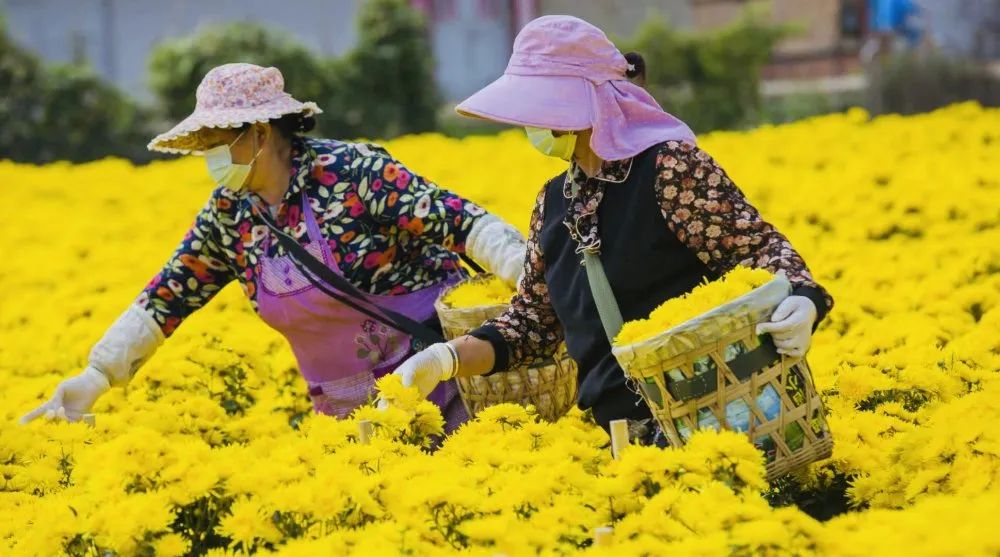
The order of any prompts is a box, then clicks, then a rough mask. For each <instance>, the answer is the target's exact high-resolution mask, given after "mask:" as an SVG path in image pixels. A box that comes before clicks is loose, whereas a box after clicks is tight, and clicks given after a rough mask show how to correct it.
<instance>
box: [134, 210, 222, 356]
mask: <svg viewBox="0 0 1000 557" xmlns="http://www.w3.org/2000/svg"><path fill="white" fill-rule="evenodd" d="M228 202H229V201H228V200H227V199H225V198H220V197H218V196H216V195H213V196H212V198H211V199H210V200H209V201H208V204H207V205H206V206H205V207H204V208H203V209H202V210H201V211H200V212H199V213H198V216H197V217H196V218H195V221H194V224H192V225H191V228H190V229H189V230H188V232H187V234H185V235H184V238H183V239H182V240H181V243H180V245H179V246H178V247H177V250H176V251H174V254H173V256H172V257H171V258H170V259H169V260H168V261H167V263H166V264H165V265H164V266H163V268H162V269H161V270H160V272H159V273H157V274H156V276H154V277H153V278H152V280H150V281H149V283H148V284H147V285H146V287H145V288H144V289H143V291H142V293H141V294H139V297H138V298H137V299H136V304H138V305H139V306H140V307H142V308H144V309H145V310H146V311H147V312H149V313H150V314H151V315H152V316H153V318H154V319H155V320H156V322H157V323H159V325H160V329H161V330H162V331H163V335H164V336H165V337H169V336H170V335H171V334H173V332H174V330H176V329H177V327H178V326H179V325H180V324H181V322H182V321H183V320H184V319H185V318H186V317H187V316H188V315H190V314H191V313H192V312H194V311H195V310H197V309H198V308H200V307H202V306H204V305H205V304H207V303H208V302H209V300H211V299H212V298H213V297H214V296H215V295H216V294H217V293H218V292H219V290H221V289H222V287H223V286H225V285H226V284H228V283H229V282H230V281H232V280H233V279H235V278H236V275H235V273H234V272H233V271H232V269H231V268H230V266H229V265H228V264H227V257H226V255H225V253H224V252H223V251H222V249H221V248H220V247H219V245H218V243H217V241H216V236H215V217H214V214H215V212H214V208H215V205H216V204H217V203H228Z"/></svg>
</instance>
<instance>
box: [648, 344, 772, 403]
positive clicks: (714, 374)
mask: <svg viewBox="0 0 1000 557" xmlns="http://www.w3.org/2000/svg"><path fill="white" fill-rule="evenodd" d="M758 338H759V339H760V346H758V347H757V348H754V349H753V350H751V351H749V352H744V353H743V354H740V355H739V356H736V357H735V358H733V359H732V360H729V361H728V362H726V365H728V366H729V369H730V370H732V372H733V375H735V376H736V378H737V379H739V380H740V381H745V380H747V379H749V378H750V376H751V375H753V374H754V373H756V372H758V371H760V370H762V369H764V368H766V367H770V366H772V365H774V363H775V362H777V361H778V360H780V359H781V354H778V350H777V348H776V347H775V346H774V340H773V339H772V338H771V335H760V336H759V337H758ZM718 381H719V372H718V370H714V369H713V370H711V371H709V372H706V373H702V374H700V375H695V376H694V377H689V378H687V379H681V380H679V381H672V382H670V383H669V384H668V385H667V391H669V392H670V394H671V396H673V397H674V399H675V400H677V401H679V402H684V401H687V400H691V399H693V398H698V397H702V396H705V395H707V394H709V393H712V392H714V391H715V389H716V386H717V385H718Z"/></svg>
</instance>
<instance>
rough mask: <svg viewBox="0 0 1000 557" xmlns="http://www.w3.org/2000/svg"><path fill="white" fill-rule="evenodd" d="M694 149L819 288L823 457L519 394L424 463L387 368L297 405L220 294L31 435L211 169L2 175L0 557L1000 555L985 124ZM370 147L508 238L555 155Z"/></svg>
mask: <svg viewBox="0 0 1000 557" xmlns="http://www.w3.org/2000/svg"><path fill="white" fill-rule="evenodd" d="M700 141H701V144H702V146H703V147H704V148H706V149H707V150H708V151H709V152H710V153H712V154H713V155H714V156H715V157H716V158H717V159H718V160H719V161H720V162H721V163H722V165H723V166H724V167H725V168H726V169H727V171H728V172H729V173H730V174H731V175H732V177H733V179H734V180H735V181H736V183H737V184H739V185H740V186H741V187H742V188H743V189H744V191H745V192H746V193H747V195H748V197H749V198H750V199H751V200H752V201H753V202H754V203H755V204H756V205H757V206H758V207H759V208H760V209H761V211H762V212H763V213H764V215H765V216H766V218H768V220H770V221H772V222H773V223H775V224H776V225H777V226H778V227H779V228H780V229H781V230H782V231H783V232H785V233H786V234H787V235H788V236H789V237H790V239H791V240H792V242H793V243H794V244H795V246H796V247H797V248H798V249H799V251H800V252H801V253H802V254H803V256H804V257H805V258H806V260H807V262H809V264H810V267H811V268H812V270H813V272H814V274H815V275H816V278H817V280H819V281H820V282H821V283H823V284H824V285H825V286H826V287H827V288H828V289H829V290H830V292H831V294H832V295H833V296H834V298H835V299H836V307H835V308H834V310H833V312H832V313H831V314H830V316H829V318H828V320H827V321H826V322H824V323H823V325H822V326H821V327H820V328H819V330H818V331H817V333H816V335H815V338H814V344H813V348H812V350H811V352H810V354H809V359H810V363H811V366H812V369H813V371H814V373H815V380H816V382H817V386H818V388H819V389H820V390H821V391H822V392H823V393H824V396H825V399H826V404H827V407H828V409H829V412H830V417H829V423H830V427H831V429H832V432H833V435H834V439H835V443H836V444H835V447H834V453H833V457H832V458H831V459H829V460H828V461H825V462H821V463H818V464H816V465H814V466H812V467H811V468H810V469H809V470H807V471H804V472H803V473H802V474H801V475H799V476H798V477H796V478H792V479H788V480H787V481H783V482H781V483H780V484H779V485H775V486H772V487H771V488H769V487H768V485H767V484H766V482H765V481H764V479H763V476H764V467H763V462H762V458H761V457H760V455H759V453H757V452H756V451H755V450H754V449H753V447H752V446H751V445H750V444H749V443H748V442H747V441H746V440H745V439H744V438H743V437H742V436H740V435H738V434H735V433H713V432H703V433H697V434H695V435H694V437H692V440H691V442H690V444H689V445H688V446H686V447H685V448H683V449H667V450H659V449H655V448H650V447H629V448H627V449H626V450H625V452H624V455H623V457H622V459H621V460H612V458H611V454H610V450H609V449H608V440H607V438H606V436H605V435H604V433H603V431H601V430H600V429H599V428H597V427H596V426H594V425H592V424H590V423H589V422H588V421H587V420H586V418H585V417H584V416H582V415H580V413H578V412H573V413H571V414H570V415H569V416H567V417H565V418H564V419H563V420H562V421H560V422H559V423H557V424H549V423H544V422H538V421H537V420H536V419H535V418H534V417H533V416H532V415H531V414H530V412H529V411H528V410H525V409H523V408H520V407H517V406H512V405H503V406H498V407H494V408H492V409H490V410H488V411H486V412H484V413H483V414H482V415H481V416H480V418H479V419H477V420H476V421H474V422H472V423H470V424H468V425H467V426H465V427H463V428H462V429H461V430H460V431H459V432H457V433H456V434H454V435H453V436H451V437H449V438H447V439H446V440H444V442H443V444H442V446H441V447H440V448H439V449H438V450H436V451H433V452H432V451H429V450H427V447H428V446H429V445H430V444H431V443H432V441H433V436H434V435H435V434H436V433H438V432H440V431H441V426H442V424H441V418H440V416H439V415H438V414H437V413H436V411H435V410H434V408H433V407H432V406H430V404H429V403H426V402H420V401H417V400H416V399H415V398H414V395H413V393H412V392H409V391H406V390H404V389H402V388H401V387H400V385H398V383H396V382H394V381H393V380H392V379H390V380H388V381H384V382H383V384H382V386H383V388H384V393H385V396H387V397H389V398H392V399H393V400H394V402H395V405H394V407H393V409H392V410H391V411H389V412H387V413H379V412H377V411H376V410H374V409H372V408H365V409H362V410H360V411H359V412H358V413H357V415H356V416H355V418H354V419H353V420H344V421H338V420H334V419H332V418H329V417H326V416H315V415H311V406H310V404H309V401H308V399H307V396H306V394H305V383H304V381H302V380H301V379H300V378H299V376H298V373H297V370H296V368H295V362H294V359H293V357H292V355H291V352H290V349H289V348H288V346H287V345H286V344H285V342H284V341H283V339H282V338H281V337H280V336H278V335H277V334H276V333H274V332H273V331H271V330H270V329H268V328H267V327H266V326H265V325H264V323H263V322H262V321H260V320H259V319H258V318H257V317H256V316H255V315H254V314H253V312H252V311H251V309H250V307H249V304H248V303H247V302H246V300H245V299H244V298H243V294H242V292H241V290H240V289H239V288H238V287H237V286H235V285H230V286H229V287H227V288H226V289H225V290H224V291H223V292H222V293H221V294H220V295H219V296H217V297H216V299H215V300H213V301H212V302H211V303H210V304H209V305H208V306H207V307H206V308H204V309H203V310H201V311H199V312H198V313H196V314H195V315H193V316H192V317H191V318H190V319H188V320H187V321H186V322H185V324H184V325H183V326H182V327H181V328H180V329H179V330H178V332H177V333H176V334H175V335H174V336H173V337H172V338H171V339H170V340H169V341H168V342H167V343H166V344H165V345H164V346H163V347H162V348H161V349H160V351H159V352H158V353H157V354H156V356H155V357H154V358H153V359H152V360H151V361H150V362H148V363H147V364H146V365H145V367H144V368H143V370H142V371H141V372H140V373H139V375H138V377H137V378H136V380H134V381H133V382H132V384H131V385H130V386H129V387H128V389H127V390H123V389H115V390H113V391H111V392H110V393H108V394H107V395H105V396H104V397H102V399H101V400H100V401H99V403H98V405H97V406H96V408H95V412H96V413H97V420H96V427H93V428H91V427H88V426H86V425H84V424H66V423H44V422H43V421H37V422H35V423H32V424H30V425H28V426H23V427H22V426H19V425H17V418H18V417H20V415H22V414H23V413H25V412H27V411H28V410H30V409H31V408H32V407H34V406H35V405H36V404H38V403H39V402H41V401H42V400H43V399H44V398H46V397H47V396H48V395H49V394H50V392H51V390H52V388H53V387H54V386H55V385H56V383H58V381H59V380H61V379H62V378H64V377H66V376H68V375H70V374H73V373H77V372H78V371H79V370H80V369H82V367H83V365H84V364H85V361H86V358H87V355H88V352H89V349H90V346H91V345H92V344H93V343H94V342H95V341H97V340H98V339H99V338H100V336H101V334H102V333H103V331H104V329H105V328H106V327H107V326H108V325H109V324H110V323H111V322H112V321H113V319H114V318H115V317H117V316H118V315H119V313H120V312H121V311H122V310H123V309H124V308H125V307H126V305H127V304H128V303H130V302H131V300H132V299H133V298H134V297H135V296H136V295H137V294H138V293H139V291H140V290H141V288H142V287H143V285H144V284H145V282H146V281H147V280H148V279H149V278H150V277H151V276H152V275H153V274H155V273H156V271H157V270H158V269H159V267H160V266H161V265H162V263H163V261H164V260H165V259H166V258H167V257H168V256H169V255H170V253H171V252H172V251H173V248H174V247H175V245H176V243H177V242H178V241H179V240H180V238H181V236H182V234H183V233H184V231H185V230H186V228H187V226H188V225H189V224H190V223H191V221H192V220H193V218H194V215H195V213H196V212H197V210H198V209H199V208H200V207H201V206H202V205H203V203H204V201H205V198H206V197H207V196H208V193H209V191H210V189H211V184H210V180H209V178H208V176H207V174H206V172H205V170H204V164H203V162H202V161H201V160H200V159H196V158H189V159H183V160H178V161H170V162H159V163H154V164H151V165H149V166H145V167H133V166H132V165H131V164H129V163H127V162H123V161H119V160H107V161H102V162H95V163H91V164H82V165H69V164H52V165H48V166H45V167H32V166H27V165H17V164H12V163H9V162H0V188H2V189H0V192H2V198H0V199H2V203H0V232H2V236H0V237H2V238H3V252H2V253H3V255H4V259H5V261H4V262H5V265H4V267H3V269H2V270H0V408H2V409H3V410H2V416H0V417H2V420H0V555H45V556H48V555H58V554H71V555H115V554H116V555H184V554H205V553H207V554H209V555H242V554H247V553H253V552H256V553H258V554H269V553H272V552H273V553H275V554H280V555H345V554H357V555H396V554H400V555H403V554H405V555H437V554H456V553H458V554H468V555H482V556H494V555H508V556H520V555H535V554H542V555H566V554H576V553H580V554H583V555H593V556H603V555H608V556H611V555H615V556H618V555H642V554H646V555H675V556H683V555H699V556H701V555H811V554H820V555H859V556H860V555H865V556H867V555H897V554H898V555H907V556H908V557H912V556H919V555H963V556H967V555H997V554H1000V528H997V527H996V523H997V516H1000V380H998V376H1000V110H986V109H982V108H980V107H979V106H977V105H974V104H961V105H955V106H952V107H949V108H947V109H944V110H941V111H938V112H935V113H931V114H927V115H920V116H911V117H895V116H887V117H882V118H878V119H876V120H874V121H868V120H867V115H866V114H864V113H863V112H861V111H859V110H852V111H850V112H848V113H846V114H839V115H831V116H825V117H819V118H813V119H809V120H805V121H801V122H797V123H794V124H789V125H783V126H778V127H765V128H761V129H757V130H754V131H750V132H739V133H735V132H734V133H713V134H711V135H708V136H704V137H702V138H700ZM386 146H387V147H388V148H389V150H390V152H392V153H393V154H394V155H395V156H396V157H397V158H399V159H401V160H402V161H404V162H406V163H407V165H408V166H409V167H410V168H411V169H413V170H414V171H416V172H419V173H421V174H423V175H425V176H427V177H429V178H432V179H434V180H435V181H437V182H438V183H439V184H440V185H442V186H443V187H447V188H450V189H453V190H455V191H457V192H460V193H462V194H464V195H466V196H468V197H470V198H472V199H474V200H476V201H479V202H481V203H482V204H484V205H485V206H486V207H487V208H489V209H490V210H491V211H494V212H496V213H498V214H500V215H501V216H503V217H504V218H507V219H509V220H510V221H511V222H513V223H514V224H516V225H517V226H519V227H521V228H526V227H527V223H528V217H529V211H530V207H531V204H532V202H533V200H534V198H535V194H536V193H537V191H538V188H540V187H541V185H542V183H543V182H544V180H546V179H547V178H549V177H551V176H552V175H554V174H556V173H558V172H559V170H560V168H559V167H560V163H559V161H556V160H553V159H548V158H545V157H542V156H540V155H538V154H537V153H535V152H534V151H533V150H532V149H531V147H530V145H529V144H528V142H527V141H526V140H524V138H523V134H522V133H520V132H517V131H512V132H509V133H505V134H502V135H500V136H497V137H478V138H477V137H474V138H467V139H464V140H453V139H447V138H444V137H440V136H434V135H428V136H419V137H406V138H401V139H398V140H394V141H391V142H388V143H387V144H386ZM357 419H369V420H372V421H373V422H374V424H375V434H374V438H373V439H372V440H371V443H370V444H363V443H360V442H359V438H358V424H357V423H356V421H355V420H357ZM845 494H846V495H845ZM845 496H846V501H847V505H846V507H848V508H845V509H838V504H839V502H840V499H841V498H842V497H845ZM792 501H797V502H799V503H800V504H801V509H800V508H798V507H796V506H794V505H790V504H789V503H790V502H792ZM802 509H805V510H807V511H809V512H810V513H812V514H813V515H815V516H817V517H823V518H825V515H829V514H837V516H835V517H833V518H831V519H829V520H823V521H821V520H817V519H816V518H813V517H812V516H810V514H807V512H805V510H802ZM831 509H832V510H831ZM837 511H844V512H839V513H837ZM604 526H612V527H613V528H614V532H613V534H611V535H610V537H608V538H601V541H600V543H594V529H595V528H598V527H604Z"/></svg>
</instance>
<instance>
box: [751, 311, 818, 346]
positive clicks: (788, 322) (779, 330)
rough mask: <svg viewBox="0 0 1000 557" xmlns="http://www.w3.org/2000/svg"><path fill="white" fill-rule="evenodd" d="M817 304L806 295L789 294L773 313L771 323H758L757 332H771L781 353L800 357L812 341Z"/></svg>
mask: <svg viewBox="0 0 1000 557" xmlns="http://www.w3.org/2000/svg"><path fill="white" fill-rule="evenodd" d="M815 321H816V304H814V303H813V301H812V300H810V299H809V298H807V297H805V296H789V297H787V298H785V299H784V300H782V302H781V303H780V304H778V307H777V308H776V309H775V310H774V313H772V314H771V321H770V322H769V323H760V324H758V325H757V334H758V335H759V334H762V333H771V337H772V338H773V339H774V345H775V347H777V349H778V353H779V354H784V355H786V356H791V357H793V358H800V357H802V356H805V354H806V351H808V350H809V344H810V342H811V341H812V326H813V323H815Z"/></svg>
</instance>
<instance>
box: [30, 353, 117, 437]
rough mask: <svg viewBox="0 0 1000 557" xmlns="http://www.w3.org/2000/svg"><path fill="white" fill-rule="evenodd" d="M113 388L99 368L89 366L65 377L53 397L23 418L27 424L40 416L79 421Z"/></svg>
mask: <svg viewBox="0 0 1000 557" xmlns="http://www.w3.org/2000/svg"><path fill="white" fill-rule="evenodd" d="M110 388H111V385H110V383H108V378H107V377H105V376H104V374H103V373H101V372H100V370H98V369H97V368H95V367H93V366H87V367H86V368H85V369H84V370H83V372H82V373H80V374H79V375H75V376H73V377H70V378H69V379H64V380H63V381H62V382H61V383H59V385H58V386H56V390H55V392H54V393H53V394H52V398H50V399H49V400H47V401H45V402H44V403H43V404H42V405H41V406H39V407H38V408H35V409H34V410H32V411H31V412H28V413H27V414H25V415H24V416H23V417H22V418H21V424H22V425H23V424H26V423H28V422H30V421H32V420H34V419H35V418H37V417H39V416H45V417H46V418H49V419H63V420H67V421H70V422H76V421H79V420H80V419H81V418H82V417H83V415H84V414H86V413H88V412H89V411H90V409H91V407H93V406H94V402H96V401H97V399H98V397H100V396H101V395H102V394H104V393H105V391H107V390H108V389H110Z"/></svg>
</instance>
